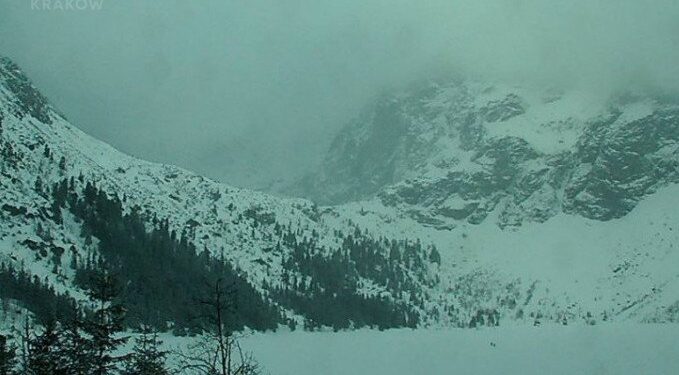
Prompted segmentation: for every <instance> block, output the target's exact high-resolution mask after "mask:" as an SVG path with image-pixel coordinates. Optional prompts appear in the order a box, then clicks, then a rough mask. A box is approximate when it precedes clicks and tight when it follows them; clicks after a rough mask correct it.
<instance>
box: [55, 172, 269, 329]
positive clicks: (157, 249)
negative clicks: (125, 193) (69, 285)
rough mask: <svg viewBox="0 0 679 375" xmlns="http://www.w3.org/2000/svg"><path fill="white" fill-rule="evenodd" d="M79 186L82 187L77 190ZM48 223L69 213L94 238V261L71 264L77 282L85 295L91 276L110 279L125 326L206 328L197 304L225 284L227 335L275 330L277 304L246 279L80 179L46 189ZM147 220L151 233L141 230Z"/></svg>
mask: <svg viewBox="0 0 679 375" xmlns="http://www.w3.org/2000/svg"><path fill="white" fill-rule="evenodd" d="M79 185H84V188H82V189H80V188H79ZM52 196H53V199H54V202H55V203H54V207H53V211H54V212H55V215H54V217H59V218H60V217H61V216H60V215H59V214H58V212H60V211H61V210H62V209H68V210H69V211H70V212H71V213H72V214H73V215H74V216H75V217H76V218H77V220H79V221H81V224H82V228H83V233H82V235H83V236H84V237H85V238H86V241H87V239H88V238H91V237H96V238H97V239H98V240H99V244H98V245H99V252H98V253H99V255H98V256H95V255H94V254H90V255H89V256H87V257H86V259H83V260H81V261H80V262H77V263H76V264H75V265H74V266H75V267H76V284H77V285H78V286H80V287H83V288H85V289H91V287H92V285H90V280H91V279H92V277H93V276H95V275H97V274H99V273H101V272H103V271H105V272H108V273H112V274H115V275H116V277H117V278H118V279H119V280H120V281H121V283H122V285H123V290H122V294H121V302H122V303H123V304H124V305H125V307H126V308H127V309H128V311H127V320H126V322H125V324H126V325H127V326H131V327H134V326H138V325H140V324H147V325H150V326H152V327H154V328H156V329H159V330H166V329H168V328H169V326H174V329H175V333H178V334H183V333H198V332H201V331H202V330H205V329H207V327H209V326H210V322H208V321H207V320H206V319H205V318H204V317H205V316H206V313H205V311H204V309H205V307H204V306H202V305H201V304H200V303H197V301H198V300H199V299H200V298H201V297H202V296H204V295H205V294H209V285H211V284H213V283H214V281H215V280H218V279H221V280H224V281H225V282H226V283H228V284H229V285H233V286H234V290H235V293H234V298H235V299H236V301H237V303H236V304H235V306H236V307H235V308H234V309H232V310H230V311H228V316H227V317H226V319H225V321H226V322H228V326H227V327H226V328H227V329H228V330H240V329H242V328H243V327H245V326H247V327H250V328H253V329H257V330H267V329H275V328H276V327H277V326H278V323H279V322H280V321H281V317H280V313H279V311H278V308H277V307H276V306H272V305H271V304H270V303H268V302H267V301H266V300H265V299H264V297H263V296H262V295H261V294H260V293H259V292H258V291H257V290H256V289H255V288H254V287H253V286H252V285H250V284H249V283H248V281H247V280H246V279H245V278H244V277H243V276H242V275H240V274H239V272H238V271H237V270H235V269H233V268H232V267H231V265H230V264H229V263H228V262H226V261H225V259H223V257H221V258H216V257H214V256H211V255H210V253H209V251H208V250H207V249H203V250H201V251H198V250H197V249H196V248H195V246H194V245H193V243H192V241H189V237H190V235H191V234H190V231H188V230H187V231H185V232H184V233H182V234H181V235H177V233H176V232H175V231H172V230H170V226H169V222H168V221H167V220H159V219H157V218H156V217H153V218H149V217H146V216H144V215H143V214H142V213H141V210H140V209H139V207H133V208H132V209H131V210H129V211H127V212H126V211H125V210H124V209H123V205H122V202H121V200H120V199H119V198H118V197H117V196H115V195H113V196H109V195H108V194H107V193H106V192H105V191H103V190H101V189H99V188H97V187H96V186H95V185H94V184H92V183H89V182H88V183H84V182H83V179H82V178H80V179H79V181H78V180H74V179H70V180H63V181H61V182H59V183H57V184H56V185H55V186H54V187H53V189H52ZM147 222H151V223H152V228H151V229H150V230H148V229H147V227H146V224H145V223H147Z"/></svg>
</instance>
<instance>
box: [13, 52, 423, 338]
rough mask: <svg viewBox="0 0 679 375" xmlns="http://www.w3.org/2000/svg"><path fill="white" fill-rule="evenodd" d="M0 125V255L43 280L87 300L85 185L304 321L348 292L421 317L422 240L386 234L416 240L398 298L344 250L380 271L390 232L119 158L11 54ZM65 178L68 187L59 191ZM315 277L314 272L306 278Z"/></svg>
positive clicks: (400, 269)
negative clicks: (318, 304)
mask: <svg viewBox="0 0 679 375" xmlns="http://www.w3.org/2000/svg"><path fill="white" fill-rule="evenodd" d="M0 124H1V125H0V130H1V137H2V140H1V141H2V142H1V143H0V144H1V145H2V149H1V153H2V175H3V178H2V180H1V181H0V184H1V186H2V188H1V190H0V207H1V208H2V211H1V213H0V262H3V263H6V264H9V265H11V266H12V267H13V268H15V269H25V270H27V271H28V272H29V273H30V274H34V275H38V276H39V277H40V278H41V279H43V278H46V279H47V280H48V281H49V283H50V284H51V285H53V286H54V287H55V288H56V290H57V291H68V292H69V293H70V294H71V295H72V296H75V297H76V298H78V299H80V300H83V299H85V298H84V294H83V293H82V290H80V288H78V287H76V286H75V284H74V279H75V270H74V269H73V267H72V266H71V267H69V266H67V265H69V264H71V265H73V264H81V265H82V264H84V263H85V262H87V261H88V259H89V258H91V257H92V253H95V254H96V253H97V252H98V251H99V249H98V248H97V243H98V242H97V241H96V238H95V240H94V241H92V240H90V239H89V238H88V237H91V236H90V235H89V234H85V233H87V232H91V228H86V227H87V226H88V225H86V224H87V223H86V221H87V220H86V218H84V217H77V215H76V214H75V212H76V211H77V208H76V206H81V205H83V204H84V203H83V200H84V199H85V198H86V197H84V196H86V195H87V191H86V188H87V187H88V186H90V185H92V186H96V188H97V189H99V190H100V191H102V192H104V193H105V194H106V195H107V196H108V197H109V199H111V202H110V203H111V204H113V206H115V205H117V204H118V203H120V204H122V206H123V209H124V212H126V213H128V214H130V213H132V212H134V213H135V214H134V215H135V217H136V216H141V217H142V218H143V219H144V220H146V226H147V230H148V231H151V230H152V229H159V227H160V226H162V225H163V224H162V222H163V221H164V220H167V222H168V226H169V230H168V231H172V232H173V233H176V234H177V236H178V237H181V239H182V241H186V242H189V243H190V244H191V245H192V246H193V247H194V248H195V249H196V251H198V252H200V251H202V250H203V249H205V250H207V251H208V252H209V253H211V254H212V255H213V256H215V257H217V258H219V257H223V258H224V259H225V261H226V262H227V263H229V264H230V265H231V266H232V267H233V268H235V269H236V270H237V273H238V274H239V275H241V276H242V277H244V278H245V279H246V280H247V282H249V283H250V284H251V285H252V286H254V287H255V288H256V289H258V290H260V291H261V292H262V293H263V294H264V296H265V298H266V299H267V301H268V303H270V304H271V305H272V306H276V308H280V309H281V310H282V312H283V313H284V316H287V317H291V318H293V319H297V320H298V319H302V318H305V319H306V320H309V321H311V322H312V323H309V324H312V325H321V324H328V325H329V324H331V323H334V321H332V319H330V318H329V317H328V313H327V312H325V311H322V312H319V311H315V310H313V309H312V308H311V307H310V306H309V304H311V302H313V301H314V300H316V299H318V300H319V301H320V299H321V298H326V299H329V300H326V301H325V302H326V304H327V305H328V306H327V307H326V308H327V309H331V308H332V307H333V306H335V305H337V306H340V305H341V303H342V302H344V303H345V304H346V302H347V300H351V301H352V302H353V303H356V304H357V305H367V306H372V308H375V309H380V311H382V312H383V314H387V312H388V311H391V310H392V309H396V307H398V309H397V311H400V314H401V316H400V318H398V319H396V320H398V321H394V320H393V319H392V320H389V319H387V320H389V321H387V322H384V324H385V325H386V326H401V325H414V324H416V322H417V319H416V318H417V317H416V315H420V313H419V312H418V309H419V308H418V307H417V306H413V307H410V306H409V305H408V304H407V299H408V298H409V297H410V296H411V295H412V296H414V295H420V294H423V293H424V290H425V289H426V288H427V287H426V286H425V285H423V284H424V283H425V282H426V280H427V279H428V278H429V277H430V276H429V275H428V274H425V273H426V269H425V268H427V267H428V266H427V264H428V260H427V259H426V253H425V251H426V246H422V248H420V247H419V244H418V248H417V249H414V245H413V246H411V245H410V244H409V242H408V241H404V238H403V237H400V238H394V240H399V241H401V242H400V244H398V245H394V246H396V247H397V249H401V248H403V249H404V250H405V249H406V248H408V249H410V248H413V250H412V251H413V254H412V255H413V259H417V260H418V264H417V265H408V266H402V265H400V264H394V265H393V267H392V268H391V270H392V271H394V272H395V273H396V274H397V275H398V276H399V277H401V278H402V282H404V283H407V284H408V287H403V288H404V289H407V290H408V291H409V292H412V293H408V294H407V295H406V294H404V295H403V296H402V295H400V293H399V294H398V295H397V294H396V293H395V289H394V287H391V288H388V287H387V285H386V284H387V283H386V282H385V278H384V276H380V277H379V280H378V279H377V277H376V276H375V275H371V274H370V273H369V271H368V270H367V269H362V267H357V266H356V259H355V257H357V256H361V254H363V252H362V251H352V252H351V254H349V249H348V248H349V247H352V248H354V247H357V246H359V245H358V244H357V243H358V242H361V243H363V244H364V245H365V243H366V241H367V242H369V243H370V244H371V245H370V246H371V255H372V258H371V261H372V262H373V263H375V267H378V265H377V264H380V263H381V264H386V262H387V257H388V250H385V249H387V247H386V246H387V245H385V244H386V243H388V241H387V239H383V238H380V237H379V236H377V237H375V240H372V239H370V238H367V237H365V236H363V234H361V233H360V230H359V229H358V228H355V227H354V226H353V225H351V224H350V223H348V224H346V225H345V226H343V227H331V226H328V225H326V224H325V223H324V222H323V220H322V216H323V213H322V212H320V211H319V209H318V207H317V206H316V205H314V204H313V203H311V202H309V201H305V200H300V199H286V200H281V199H278V198H274V197H272V196H269V195H266V194H261V193H257V192H252V191H246V190H241V189H237V188H233V187H230V186H226V185H223V184H218V183H216V182H214V181H211V180H208V179H205V178H203V177H200V176H197V175H195V174H192V173H190V172H188V171H185V170H182V169H180V168H177V167H173V166H168V165H160V164H153V163H148V162H145V161H142V160H138V159H135V158H133V157H130V156H127V155H124V154H122V153H120V152H118V151H117V150H115V149H113V148H111V147H110V146H108V145H106V144H104V143H102V142H99V141H97V140H95V139H92V138H91V137H89V136H87V135H85V134H84V133H82V132H81V131H79V130H78V129H77V128H75V127H73V126H72V125H71V124H69V123H68V121H67V120H65V119H64V118H63V117H62V116H60V115H59V114H58V113H57V112H56V111H55V110H54V109H53V108H51V107H50V105H49V104H48V103H47V101H46V100H45V98H44V97H43V96H42V95H41V94H40V93H39V92H38V91H37V89H36V88H35V87H34V86H33V85H32V84H31V83H30V81H29V80H28V79H27V78H26V77H25V76H24V75H23V73H22V72H21V71H20V69H19V67H17V66H16V65H15V64H13V63H12V62H11V61H9V60H7V59H3V60H2V61H1V62H0ZM62 186H63V190H65V191H64V192H63V193H60V191H61V187H62ZM66 190H67V191H66ZM57 195H64V198H65V197H66V196H69V197H70V196H71V195H73V196H75V198H73V199H72V200H73V201H74V202H73V203H70V202H68V203H67V202H65V201H66V199H61V201H62V202H59V203H56V202H55V201H56V200H57V198H55V197H56V196H57ZM78 196H80V198H78ZM77 199H80V201H78V202H75V200H77ZM68 200H69V201H70V200H71V198H69V199H68ZM94 209H95V211H96V208H94ZM331 211H332V210H329V212H331ZM74 215H76V216H74ZM61 216H63V219H62V218H61ZM103 235H104V236H107V235H108V233H103ZM174 236H175V235H174V234H172V238H174ZM134 240H135V239H132V241H134ZM137 240H138V239H137ZM139 241H142V240H139ZM177 241H179V240H177ZM142 242H143V241H142ZM66 250H69V251H66ZM385 251H387V252H386V253H385ZM399 251H400V250H399ZM74 258H75V259H74ZM312 258H313V259H312ZM340 267H343V270H344V271H345V272H346V273H347V275H343V274H333V275H332V276H335V277H336V278H338V279H339V278H341V279H343V280H334V279H331V278H330V275H329V273H330V272H329V271H333V270H336V269H339V268H340ZM357 268H361V269H357ZM383 268H384V267H383ZM349 270H351V271H352V272H351V273H349V272H348V271H349ZM313 275H317V276H318V277H316V278H314V279H313V280H312V279H311V278H312V276H313ZM199 276H200V275H196V278H198V277H199ZM432 277H433V276H432ZM198 282H200V280H196V283H198ZM333 287H335V288H341V290H333V289H332V288H333ZM421 298H423V297H421ZM361 302H364V303H361ZM394 303H397V304H398V306H394V305H393V304H394ZM359 307H360V306H359ZM345 308H346V307H345ZM357 313H358V314H364V313H365V312H357ZM389 314H391V313H389ZM408 316H410V317H408ZM383 318H384V317H375V318H374V319H372V318H371V319H372V320H371V319H368V318H366V319H365V321H364V322H363V323H362V324H376V323H377V322H379V323H382V320H383ZM423 318H424V316H423ZM285 319H287V318H285V317H284V319H283V320H282V321H280V323H284V322H285ZM336 319H337V320H341V321H342V323H341V324H346V323H345V322H347V321H352V322H355V320H356V319H357V318H355V317H352V315H351V312H350V311H349V312H347V315H346V316H342V317H339V318H336ZM384 319H386V318H384ZM390 319H391V318H390ZM338 324H339V323H338ZM356 324H358V323H356Z"/></svg>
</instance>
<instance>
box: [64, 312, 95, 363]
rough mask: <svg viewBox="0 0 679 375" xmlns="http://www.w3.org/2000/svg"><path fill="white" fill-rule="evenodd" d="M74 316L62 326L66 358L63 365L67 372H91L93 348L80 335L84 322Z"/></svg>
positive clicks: (86, 339)
mask: <svg viewBox="0 0 679 375" xmlns="http://www.w3.org/2000/svg"><path fill="white" fill-rule="evenodd" d="M79 316H80V314H77V315H76V318H75V319H74V320H73V321H71V322H69V323H67V324H65V325H64V327H63V330H62V332H63V338H62V350H63V353H64V357H65V358H66V364H65V367H66V368H67V369H68V373H69V374H73V375H85V374H90V373H92V368H93V357H94V356H93V350H92V343H91V341H90V340H88V338H86V337H84V336H83V335H82V327H83V325H84V322H83V321H82V320H81V319H80V318H79Z"/></svg>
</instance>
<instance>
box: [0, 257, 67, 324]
mask: <svg viewBox="0 0 679 375" xmlns="http://www.w3.org/2000/svg"><path fill="white" fill-rule="evenodd" d="M0 286H2V287H0V299H3V300H15V301H17V302H19V303H20V304H21V305H22V306H23V307H25V308H26V309H28V310H29V311H31V312H33V314H35V316H36V319H37V320H38V322H40V323H46V322H48V321H53V320H55V319H56V320H70V319H73V318H74V316H75V314H76V306H77V305H76V302H75V300H74V299H73V298H72V297H70V296H69V295H68V293H64V294H61V293H57V292H56V291H55V290H54V288H53V287H52V286H50V285H49V284H48V283H46V282H42V281H41V280H40V278H39V277H37V276H31V275H30V274H29V273H28V272H26V271H25V270H23V269H20V270H15V269H14V268H12V266H11V265H6V264H5V263H0Z"/></svg>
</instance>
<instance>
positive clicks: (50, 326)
mask: <svg viewBox="0 0 679 375" xmlns="http://www.w3.org/2000/svg"><path fill="white" fill-rule="evenodd" d="M60 337H61V333H60V332H59V327H58V326H57V324H56V323H55V322H53V321H51V322H48V323H47V324H46V325H45V328H44V330H43V332H42V334H40V335H38V336H35V337H34V338H32V339H30V342H29V345H28V360H27V363H26V369H25V370H26V371H27V372H28V373H29V374H33V375H59V374H67V372H66V360H65V358H64V353H63V351H62V347H61V339H60Z"/></svg>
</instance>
